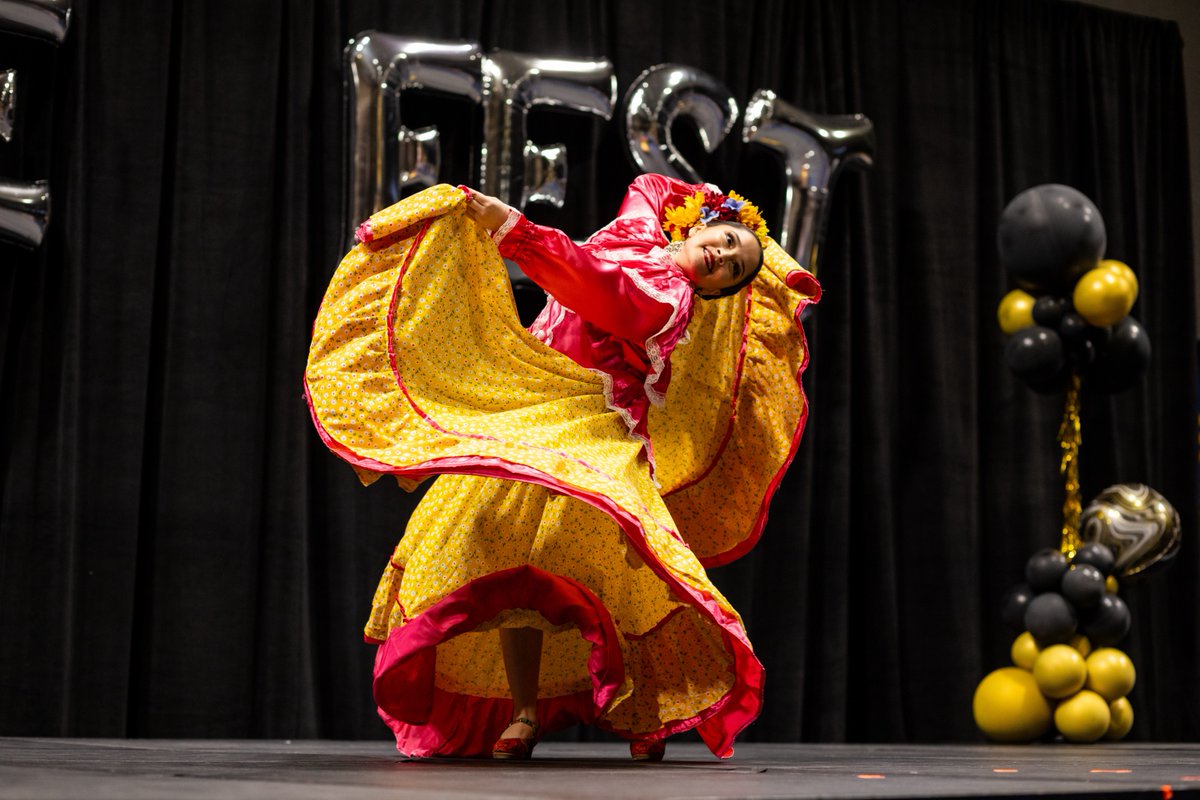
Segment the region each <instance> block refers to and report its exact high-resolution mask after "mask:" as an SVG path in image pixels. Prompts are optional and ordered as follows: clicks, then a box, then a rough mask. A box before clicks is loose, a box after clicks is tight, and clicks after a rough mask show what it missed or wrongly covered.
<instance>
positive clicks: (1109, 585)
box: [1104, 575, 1121, 594]
mask: <svg viewBox="0 0 1200 800" xmlns="http://www.w3.org/2000/svg"><path fill="white" fill-rule="evenodd" d="M1120 588H1121V584H1119V583H1117V579H1116V577H1115V576H1113V575H1109V576H1108V577H1107V578H1105V579H1104V591H1106V592H1108V593H1109V594H1116V593H1117V591H1118V590H1119V589H1120Z"/></svg>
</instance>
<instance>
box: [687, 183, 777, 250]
mask: <svg viewBox="0 0 1200 800" xmlns="http://www.w3.org/2000/svg"><path fill="white" fill-rule="evenodd" d="M714 222H740V223H742V224H743V225H745V226H746V227H747V228H749V229H750V230H751V231H752V232H753V233H754V236H755V237H756V238H757V239H758V243H759V244H760V245H762V246H763V247H766V246H767V223H766V222H764V221H763V218H762V214H761V213H760V212H759V210H758V206H756V205H754V204H753V203H751V202H750V201H749V200H747V199H746V198H744V197H742V196H741V195H739V194H738V193H737V192H730V193H729V194H727V195H725V194H721V193H720V192H717V191H713V190H712V189H709V188H707V187H706V188H704V189H699V190H697V191H696V193H695V194H693V195H692V196H691V197H689V198H687V199H686V200H684V201H683V203H682V204H681V205H677V206H672V207H671V208H668V209H667V210H666V212H665V213H664V214H663V231H664V232H665V233H666V234H667V238H668V239H669V240H671V241H672V242H681V241H683V240H684V239H686V238H687V237H688V234H689V233H690V232H691V230H692V228H694V227H695V226H696V225H698V224H700V223H704V224H705V225H710V224H712V223H714Z"/></svg>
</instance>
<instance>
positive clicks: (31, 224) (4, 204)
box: [0, 179, 50, 247]
mask: <svg viewBox="0 0 1200 800" xmlns="http://www.w3.org/2000/svg"><path fill="white" fill-rule="evenodd" d="M49 220H50V189H49V188H48V184H47V183H46V182H45V181H34V182H32V183H16V182H13V181H6V180H3V179H0V240H2V241H6V242H11V243H13V244H19V245H21V246H23V247H37V246H38V245H40V244H41V243H42V237H43V236H44V235H45V234H46V223H47V222H49Z"/></svg>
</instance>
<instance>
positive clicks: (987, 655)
mask: <svg viewBox="0 0 1200 800" xmlns="http://www.w3.org/2000/svg"><path fill="white" fill-rule="evenodd" d="M372 28H373V29H378V30H381V31H387V32H392V33H398V34H407V35H412V36H424V37H430V38H467V39H473V40H476V41H478V42H479V43H480V44H481V45H482V46H483V47H484V49H485V50H486V49H490V48H495V47H501V48H508V49H515V50H524V51H529V52H535V53H539V54H545V55H556V54H557V55H571V56H607V57H608V58H610V59H611V60H612V61H613V63H614V65H615V68H616V74H617V77H618V85H619V91H620V92H621V93H622V94H623V93H624V91H625V90H626V89H627V88H628V86H629V84H630V82H631V81H632V79H633V77H634V76H635V75H637V74H638V73H639V72H640V71H641V70H643V69H644V68H646V67H648V66H650V65H652V64H656V63H661V62H667V61H676V62H681V63H685V64H690V65H693V66H696V67H698V68H700V69H703V70H705V71H707V72H708V73H710V74H712V75H713V76H715V77H717V78H718V79H719V80H721V81H723V82H724V83H725V84H726V85H728V86H729V87H730V89H731V90H732V91H733V94H734V96H735V97H736V98H738V100H739V103H740V104H743V105H744V103H745V100H746V99H747V98H749V96H750V95H751V94H752V92H753V91H754V90H755V89H758V88H770V89H773V90H775V91H776V92H778V94H779V95H780V96H781V97H782V98H784V99H786V100H788V101H789V102H792V103H793V104H794V105H797V106H799V107H801V108H805V109H808V110H810V111H815V112H822V113H849V112H863V113H865V114H867V115H868V116H869V117H870V118H871V119H872V120H873V121H874V123H875V126H876V130H877V136H878V147H877V153H876V166H875V169H874V170H873V171H871V172H870V173H866V174H858V173H849V174H847V175H845V176H844V177H843V179H842V181H841V182H840V183H839V185H838V188H837V192H836V195H835V200H834V204H833V211H832V215H831V220H830V227H829V233H828V238H827V242H826V247H825V249H824V251H823V255H822V263H821V265H820V277H821V279H822V282H823V284H824V289H825V297H824V300H823V302H822V303H821V305H820V306H819V307H818V309H817V310H816V312H815V314H814V315H813V316H812V317H811V318H810V319H809V321H808V323H807V328H808V331H809V335H810V342H811V344H812V348H813V362H812V366H811V368H810V370H809V372H808V375H807V378H806V385H807V386H808V389H809V394H810V400H811V403H812V414H811V417H810V419H809V427H808V431H807V433H806V436H805V439H804V442H803V444H802V446H801V450H800V453H799V455H798V457H797V459H796V462H795V463H794V465H793V467H792V469H791V471H790V473H789V475H788V476H787V478H786V480H785V481H784V482H783V484H782V486H781V488H780V490H779V493H778V495H777V496H776V499H775V502H774V506H773V508H772V515H771V521H770V524H769V526H768V528H767V531H766V533H765V535H764V537H763V540H762V542H761V544H760V545H759V547H758V548H757V550H756V551H755V552H753V553H752V554H751V555H749V556H748V557H746V558H744V559H743V560H742V561H740V562H738V563H736V564H734V565H732V566H730V567H726V568H722V569H720V570H717V571H715V573H714V578H715V580H716V582H717V583H718V585H719V586H720V587H721V588H722V589H723V590H724V591H725V592H726V593H727V594H728V596H729V597H730V599H731V600H732V601H733V602H734V604H735V605H736V606H737V607H738V608H739V609H740V610H741V611H742V613H743V614H744V616H745V619H746V622H747V625H748V628H749V631H750V634H751V637H752V639H753V640H754V641H755V643H756V646H757V648H758V652H759V655H760V657H761V659H762V660H763V662H764V663H765V664H766V667H767V673H768V684H767V692H766V705H765V711H764V713H763V715H762V717H761V718H760V720H759V721H758V722H757V723H756V724H755V725H754V726H752V727H751V728H750V729H749V731H748V732H747V738H750V739H757V740H772V741H796V740H806V741H815V740H820V741H952V740H972V739H977V738H979V734H978V732H977V731H976V729H975V727H974V725H973V723H972V720H971V696H972V692H973V690H974V687H975V685H976V683H977V682H978V680H979V679H980V678H981V677H982V676H983V675H984V674H986V673H987V672H988V671H990V670H991V669H993V668H996V667H999V666H1003V665H1005V664H1006V663H1007V651H1008V646H1009V643H1010V641H1011V638H1012V636H1013V634H1012V633H1011V632H1009V631H1007V630H1005V629H1003V627H1002V625H1001V623H1000V621H999V614H998V608H999V601H1000V598H1001V596H1002V595H1003V593H1004V591H1005V589H1006V588H1007V587H1008V586H1009V585H1011V584H1013V583H1015V582H1017V581H1018V580H1019V579H1020V576H1021V574H1022V569H1023V565H1024V562H1025V559H1026V558H1027V556H1028V555H1029V554H1031V553H1032V552H1033V551H1035V550H1037V549H1039V548H1042V547H1047V546H1051V547H1052V546H1056V545H1057V543H1058V528H1059V525H1060V521H1061V520H1060V513H1059V506H1060V504H1061V502H1062V490H1061V483H1060V480H1059V477H1058V475H1057V471H1056V470H1057V448H1056V443H1055V431H1056V428H1057V425H1058V420H1059V416H1060V415H1061V411H1062V398H1061V397H1060V396H1040V395H1035V394H1033V393H1032V392H1030V391H1029V390H1027V389H1025V388H1024V387H1023V386H1022V385H1020V384H1019V383H1017V382H1016V381H1015V380H1014V378H1013V377H1012V376H1011V375H1010V374H1009V373H1008V371H1007V369H1006V367H1005V366H1004V362H1003V355H1002V353H1003V344H1004V340H1003V336H1002V334H1001V333H1000V331H999V330H998V328H997V325H996V321H995V309H996V305H997V303H998V302H999V300H1000V298H1001V296H1002V295H1003V294H1004V292H1005V291H1006V290H1007V288H1008V286H1007V283H1006V278H1005V276H1004V274H1003V273H1002V271H1001V270H1000V268H999V267H998V265H997V257H996V252H995V227H996V221H997V219H998V216H999V214H1000V211H1001V210H1002V209H1003V207H1004V205H1005V203H1006V202H1007V201H1008V199H1010V198H1011V197H1012V196H1013V195H1015V194H1016V193H1017V192H1019V191H1020V190H1022V189H1024V188H1027V187H1028V186H1031V185H1034V184H1038V183H1047V182H1060V183H1067V184H1070V185H1072V186H1075V187H1077V188H1079V189H1080V190H1081V191H1083V192H1084V193H1086V194H1087V195H1088V196H1090V197H1091V198H1092V199H1093V200H1094V201H1095V202H1096V204H1097V206H1098V207H1099V208H1100V210H1101V211H1102V213H1103V215H1104V218H1105V221H1106V223H1107V229H1108V255H1109V256H1110V257H1114V258H1119V259H1121V260H1124V261H1126V262H1127V263H1129V264H1130V265H1132V266H1133V268H1134V269H1135V270H1136V271H1137V273H1138V276H1139V279H1140V281H1141V296H1140V299H1139V300H1138V303H1137V305H1136V306H1135V307H1134V315H1135V316H1137V317H1138V318H1139V319H1140V320H1141V321H1142V322H1143V323H1144V325H1145V327H1146V329H1147V330H1148V331H1149V333H1150V336H1151V338H1152V341H1153V342H1154V345H1155V351H1154V360H1153V363H1152V364H1151V367H1150V370H1149V373H1148V375H1147V376H1146V378H1145V380H1143V381H1142V382H1140V383H1139V384H1138V385H1137V386H1136V387H1135V388H1133V389H1131V390H1129V391H1127V392H1125V393H1123V394H1120V395H1118V396H1116V397H1111V398H1110V397H1101V396H1085V398H1084V425H1083V455H1082V473H1083V484H1084V498H1085V502H1086V500H1087V499H1088V498H1090V497H1091V496H1092V495H1094V494H1095V493H1096V492H1097V491H1099V490H1100V489H1101V488H1103V487H1104V486H1107V485H1109V484H1111V483H1116V482H1135V481H1136V482H1145V483H1148V484H1150V485H1151V486H1153V487H1155V488H1156V489H1158V490H1159V491H1161V492H1162V493H1163V494H1164V495H1165V496H1166V497H1167V498H1168V499H1170V500H1171V501H1172V502H1173V503H1174V504H1175V506H1176V507H1177V508H1178V510H1179V512H1180V513H1181V515H1182V517H1183V529H1184V535H1185V537H1186V539H1185V544H1184V549H1183V551H1182V552H1181V554H1180V555H1179V557H1178V558H1176V560H1175V563H1174V565H1173V566H1172V567H1171V568H1170V569H1169V570H1167V571H1166V572H1164V573H1162V574H1161V575H1158V576H1155V577H1153V578H1150V579H1147V580H1146V581H1144V582H1142V583H1141V584H1138V585H1136V586H1129V587H1127V588H1126V589H1124V590H1123V596H1124V597H1125V598H1126V599H1127V601H1128V602H1129V604H1130V606H1131V608H1132V610H1133V612H1134V620H1135V621H1134V628H1133V631H1132V634H1131V635H1130V637H1129V638H1128V639H1127V640H1126V641H1125V643H1124V647H1125V649H1127V651H1128V652H1129V653H1130V655H1131V656H1132V657H1133V659H1134V662H1135V664H1136V665H1137V668H1138V686H1137V688H1136V689H1135V690H1134V692H1133V694H1132V697H1131V700H1132V702H1133V705H1134V708H1135V712H1136V714H1137V721H1136V723H1135V726H1134V732H1133V734H1132V736H1133V737H1134V738H1140V739H1157V740H1196V739H1198V738H1200V689H1198V681H1197V680H1196V677H1197V675H1198V674H1200V616H1198V614H1197V607H1198V605H1200V603H1198V601H1200V597H1198V592H1197V588H1196V587H1197V584H1198V578H1200V548H1198V547H1197V546H1196V545H1195V537H1194V534H1195V531H1196V523H1197V492H1196V454H1195V450H1196V448H1195V441H1196V421H1195V411H1194V396H1195V385H1196V384H1195V378H1196V367H1195V338H1194V330H1195V308H1194V302H1193V300H1192V298H1193V296H1194V295H1193V276H1192V268H1191V265H1192V263H1193V251H1192V247H1193V237H1192V231H1191V228H1190V219H1191V216H1190V207H1189V186H1188V168H1187V141H1188V140H1187V131H1186V123H1185V114H1184V85H1183V70H1182V66H1181V48H1182V42H1181V40H1180V37H1179V31H1178V28H1177V27H1176V25H1175V24H1174V23H1167V22H1161V21H1156V20H1151V19H1146V18H1141V17H1134V16H1128V15H1123V14H1118V13H1114V12H1109V11H1102V10H1099V9H1095V8H1091V7H1087V6H1082V5H1077V4H1074V3H1068V2H1052V1H1051V0H1005V1H1004V2H1000V1H999V0H996V1H995V2H978V3H964V2H961V1H960V0H907V1H906V2H901V0H804V1H803V2H785V1H784V0H775V2H771V1H770V0H759V1H758V2H755V1H754V0H741V2H736V3H725V2H701V1H700V0H693V2H690V3H686V4H682V3H661V4H657V3H646V2H641V1H640V0H628V1H624V0H610V1H609V2H598V1H594V2H583V1H582V0H577V1H576V2H571V3H564V2H557V0H542V1H541V2H532V1H531V0H524V1H522V2H518V1H517V0H511V1H510V2H501V1H500V0H492V1H491V2H466V1H464V0H436V2H404V3H396V2H386V1H385V0H359V1H358V2H320V3H317V2H314V0H307V1H306V0H257V2H254V1H252V2H243V3H238V4H226V3H185V2H183V0H173V2H172V1H164V0H141V1H140V2H139V1H138V0H110V1H109V2H105V3H99V2H86V1H84V0H77V2H76V3H75V8H74V11H73V17H72V21H71V30H70V33H69V36H68V39H67V41H66V43H65V44H64V45H63V46H62V47H61V48H60V49H57V50H56V49H54V48H52V47H50V46H49V45H47V44H44V43H41V42H34V41H32V40H22V39H17V38H15V37H12V36H7V35H0V68H3V67H5V66H15V67H17V68H18V70H19V71H20V73H21V78H20V80H22V81H27V82H25V83H23V84H22V86H21V88H20V91H21V98H20V107H19V109H18V115H17V116H18V130H17V137H18V138H17V140H16V141H15V142H13V143H12V144H10V145H3V144H0V174H2V175H5V176H8V177H13V178H21V179H33V178H37V177H49V178H50V179H51V181H52V188H53V193H54V204H55V205H54V218H53V225H52V228H51V231H50V233H49V236H48V239H47V241H46V243H45V244H44V245H43V247H42V248H41V249H40V250H38V251H36V252H27V251H22V250H19V249H16V248H14V247H12V246H9V245H0V315H2V322H0V358H2V361H0V380H2V384H0V501H2V506H0V514H2V516H0V734H5V735H80V736H124V735H130V736H156V737H172V736H181V737H200V736H220V737H245V736H272V737H309V736H322V737H352V738H371V737H378V738H384V739H385V738H387V731H386V729H385V728H384V727H383V726H382V724H380V723H379V722H378V720H377V719H376V718H375V716H374V706H373V703H372V701H371V697H370V685H369V675H370V664H371V659H372V649H371V648H369V647H367V646H366V645H363V644H362V643H361V638H360V631H361V624H362V622H363V621H364V619H365V616H366V613H367V610H368V608H369V603H370V598H371V594H372V590H373V588H374V585H375V581H376V579H377V577H378V574H379V572H380V571H381V570H382V568H383V566H384V564H385V562H386V559H387V557H388V554H389V552H390V550H391V548H392V546H393V545H394V543H395V541H396V539H398V537H399V535H400V533H401V532H402V530H403V527H404V522H405V519H406V516H407V514H408V513H409V511H410V510H411V509H412V507H413V505H414V503H415V501H416V499H417V498H416V497H415V496H410V495H405V494H404V493H403V492H401V491H400V490H399V489H397V488H396V487H395V486H394V485H391V484H390V483H385V482H381V483H380V484H378V485H376V486H375V487H373V488H371V489H369V490H365V489H361V488H360V487H359V486H358V484H357V481H356V479H355V477H354V475H353V474H352V473H351V471H350V470H349V469H348V468H346V467H345V466H344V465H343V464H341V463H340V462H339V461H337V459H335V458H334V457H333V456H332V455H331V454H329V453H328V452H327V451H325V449H324V448H323V446H322V445H321V443H320V441H319V440H318V438H317V436H316V434H315V433H314V432H313V430H312V428H311V424H310V422H309V420H308V414H307V410H306V408H305V405H304V402H303V400H302V398H301V385H300V377H301V373H302V370H303V366H304V361H305V356H306V348H307V345H308V334H309V328H310V325H311V320H312V318H313V316H314V314H315V310H316V307H317V304H318V302H319V300H320V297H321V294H322V292H323V290H324V286H325V283H326V281H327V280H328V278H329V276H330V275H331V274H332V271H333V269H334V267H335V265H336V263H337V260H338V257H339V249H340V243H341V241H342V235H343V231H342V230H341V229H340V228H341V223H340V220H341V202H342V199H341V196H340V194H341V187H342V178H341V175H342V165H343V161H344V154H343V142H342V136H343V134H342V87H341V81H342V73H341V51H342V48H343V46H344V45H345V43H346V42H347V40H348V39H349V38H350V37H351V36H353V35H355V34H356V33H358V32H359V31H362V30H366V29H372ZM558 120H564V121H562V122H559V121H558ZM468 133H470V132H469V131H468ZM684 133H686V132H684ZM684 133H681V134H680V135H681V136H684ZM458 135H459V136H460V138H464V137H462V131H458ZM531 135H532V137H533V138H535V139H537V140H539V141H558V140H562V141H566V142H567V143H568V146H569V147H570V148H571V164H570V170H571V172H570V177H569V181H570V183H569V190H568V204H567V207H566V208H565V209H564V210H563V211H561V212H552V211H548V210H545V209H531V211H530V214H531V216H532V217H534V218H535V219H537V220H539V221H542V222H548V223H552V224H557V225H560V226H562V227H564V228H565V229H567V231H568V232H569V233H571V234H572V235H576V236H583V235H585V234H586V233H587V232H588V231H589V230H590V229H592V228H594V227H597V226H598V225H600V224H602V223H603V222H604V221H605V220H606V218H607V217H608V215H611V214H612V212H613V211H614V210H615V208H616V205H617V203H618V202H619V200H620V197H621V195H622V193H623V190H624V187H625V185H626V184H627V183H628V181H629V180H630V179H631V178H632V177H633V175H634V172H633V170H632V168H631V167H630V165H629V162H628V159H627V158H626V157H625V155H624V145H623V140H622V133H621V127H620V125H619V124H617V123H616V122H614V123H609V124H603V123H594V122H591V121H588V120H584V119H582V118H575V119H571V118H565V117H555V118H553V119H549V118H541V117H539V115H538V114H536V113H535V114H534V119H533V120H532V123H531ZM474 136H475V139H473V141H477V139H478V135H477V133H476V134H474ZM465 138H469V137H465ZM692 152H693V154H694V153H698V152H699V150H698V148H696V149H694V150H693V151H692ZM453 158H460V156H455V157H453ZM453 158H451V162H453ZM698 161H699V162H700V168H701V171H702V172H703V174H704V176H705V177H706V178H707V179H709V180H712V181H715V182H717V183H720V184H722V185H724V186H727V187H734V188H738V189H740V190H744V191H745V192H746V193H747V194H748V195H750V196H751V197H753V198H755V199H758V200H760V202H761V203H762V205H763V206H764V207H765V208H766V210H767V212H768V215H769V217H770V219H769V222H771V223H772V224H773V225H774V226H777V225H778V214H779V211H780V208H779V200H780V187H779V186H778V184H777V181H778V178H777V177H776V173H775V166H774V164H773V163H772V162H771V161H770V160H769V157H768V156H766V155H765V154H763V153H761V152H760V153H755V152H752V151H749V150H743V148H742V147H741V146H740V145H739V144H738V143H737V142H736V141H730V142H728V143H726V144H725V145H723V146H722V148H721V149H720V150H719V151H718V152H717V153H716V154H715V155H713V156H711V157H707V158H701V159H698ZM451 162H448V167H447V170H446V171H445V172H444V177H445V178H446V179H448V180H451V181H459V180H469V178H470V176H467V175H460V174H451V173H452V172H453V171H454V170H458V169H462V168H461V167H460V166H457V165H455V164H454V163H451Z"/></svg>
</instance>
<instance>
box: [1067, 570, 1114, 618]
mask: <svg viewBox="0 0 1200 800" xmlns="http://www.w3.org/2000/svg"><path fill="white" fill-rule="evenodd" d="M1062 593H1063V597H1065V598H1067V599H1068V600H1070V601H1071V604H1072V605H1074V606H1075V607H1076V608H1079V609H1084V608H1091V607H1092V606H1095V605H1096V604H1097V603H1099V602H1100V599H1101V598H1102V597H1104V575H1103V574H1101V572H1100V570H1098V569H1096V568H1095V567H1093V566H1092V565H1091V564H1075V565H1073V566H1072V567H1071V568H1070V569H1069V570H1067V571H1066V572H1065V573H1064V574H1063V577H1062Z"/></svg>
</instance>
